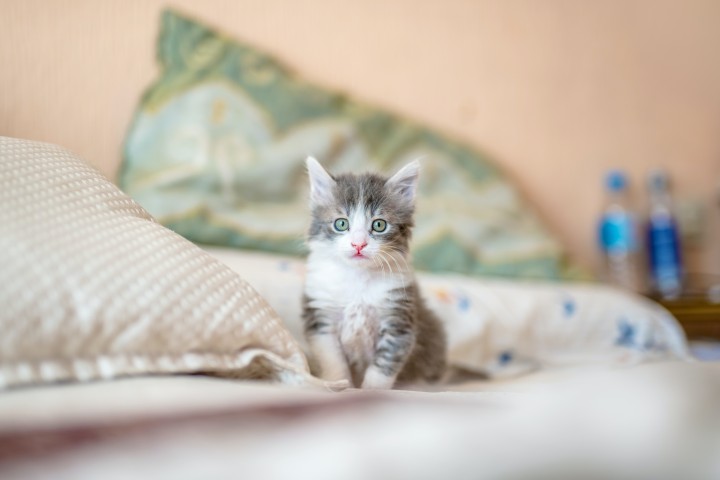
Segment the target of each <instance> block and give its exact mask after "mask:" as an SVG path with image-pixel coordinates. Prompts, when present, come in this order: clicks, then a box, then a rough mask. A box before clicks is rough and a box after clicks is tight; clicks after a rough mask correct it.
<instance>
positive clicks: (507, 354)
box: [498, 350, 513, 366]
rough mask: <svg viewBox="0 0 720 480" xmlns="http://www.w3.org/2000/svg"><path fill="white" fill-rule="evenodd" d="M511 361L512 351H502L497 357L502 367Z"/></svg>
mask: <svg viewBox="0 0 720 480" xmlns="http://www.w3.org/2000/svg"><path fill="white" fill-rule="evenodd" d="M512 359H513V354H512V351H510V350H503V351H502V352H500V354H499V355H498V363H499V364H500V365H503V366H505V365H507V364H508V363H510V362H512Z"/></svg>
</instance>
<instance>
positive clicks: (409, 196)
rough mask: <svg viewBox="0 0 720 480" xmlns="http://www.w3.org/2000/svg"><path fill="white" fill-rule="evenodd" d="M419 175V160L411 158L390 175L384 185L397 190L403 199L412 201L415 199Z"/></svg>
mask: <svg viewBox="0 0 720 480" xmlns="http://www.w3.org/2000/svg"><path fill="white" fill-rule="evenodd" d="M419 175H420V162H418V161H417V160H413V161H412V162H410V163H408V164H407V165H405V166H404V167H403V168H401V169H400V171H398V172H397V173H396V174H395V175H393V176H392V177H390V179H389V180H388V181H387V183H386V184H385V185H387V186H388V187H390V188H393V189H395V190H397V192H398V193H400V196H402V198H403V199H404V200H405V201H407V202H412V201H413V200H415V191H416V190H417V184H418V176H419Z"/></svg>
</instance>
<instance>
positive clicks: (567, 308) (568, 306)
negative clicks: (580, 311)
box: [562, 297, 577, 318]
mask: <svg viewBox="0 0 720 480" xmlns="http://www.w3.org/2000/svg"><path fill="white" fill-rule="evenodd" d="M562 306H563V314H564V315H565V318H570V317H572V316H573V314H574V313H575V310H577V305H576V304H575V300H574V299H573V298H572V297H565V298H564V299H563V301H562Z"/></svg>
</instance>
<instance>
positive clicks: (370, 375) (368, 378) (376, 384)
mask: <svg viewBox="0 0 720 480" xmlns="http://www.w3.org/2000/svg"><path fill="white" fill-rule="evenodd" d="M394 384H395V376H388V375H385V374H384V373H383V372H382V371H380V369H379V368H377V367H376V366H374V365H373V366H371V367H369V368H368V369H367V370H366V371H365V378H363V382H362V388H363V389H367V390H390V389H391V388H392V387H393V385H394Z"/></svg>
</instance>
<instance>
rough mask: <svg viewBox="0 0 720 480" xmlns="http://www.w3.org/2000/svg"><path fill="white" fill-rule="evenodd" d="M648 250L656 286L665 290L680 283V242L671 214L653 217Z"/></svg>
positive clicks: (649, 228)
mask: <svg viewBox="0 0 720 480" xmlns="http://www.w3.org/2000/svg"><path fill="white" fill-rule="evenodd" d="M648 251H649V253H650V270H651V272H652V276H653V279H654V281H655V283H656V286H657V287H658V288H659V289H660V290H663V289H664V288H667V287H675V286H676V285H678V284H679V282H680V279H681V276H682V266H681V260H680V242H679V241H678V231H677V227H676V225H675V222H674V221H673V219H672V217H670V216H669V215H656V216H653V217H651V219H650V224H649V226H648Z"/></svg>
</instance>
